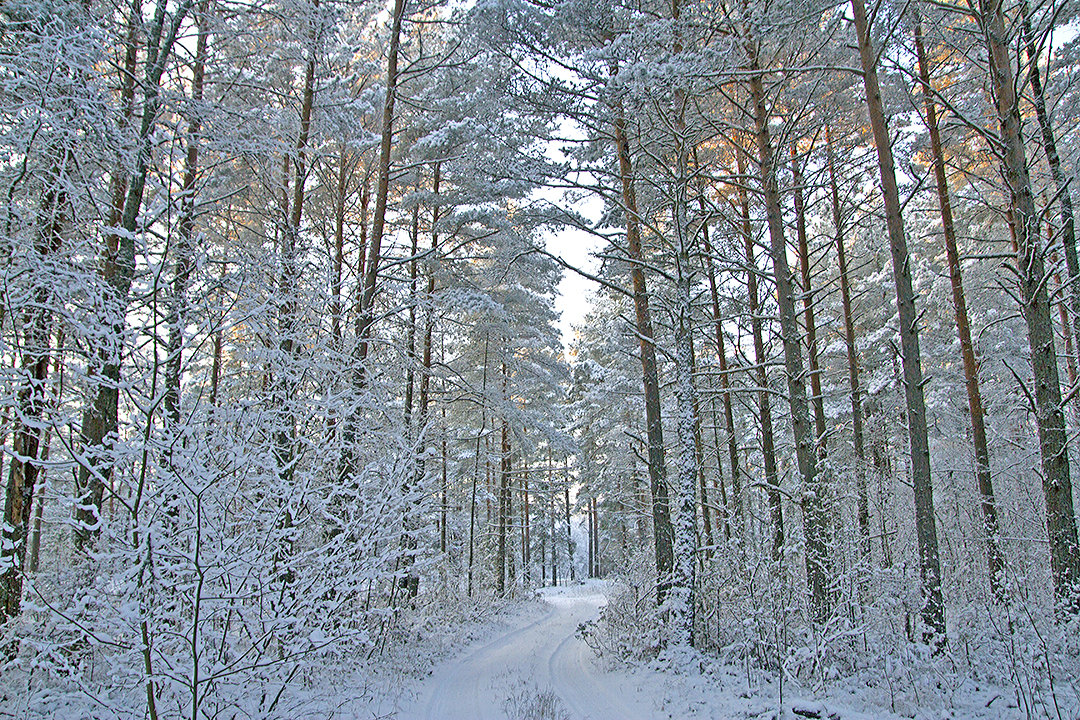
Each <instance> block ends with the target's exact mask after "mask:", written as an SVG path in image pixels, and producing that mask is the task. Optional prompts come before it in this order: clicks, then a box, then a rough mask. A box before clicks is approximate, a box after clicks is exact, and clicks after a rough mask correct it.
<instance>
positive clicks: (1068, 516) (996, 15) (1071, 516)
mask: <svg viewBox="0 0 1080 720" xmlns="http://www.w3.org/2000/svg"><path fill="white" fill-rule="evenodd" d="M979 14H980V17H979V21H980V24H981V25H982V30H983V33H982V34H983V39H984V41H985V43H986V49H987V52H988V54H989V56H990V79H991V84H992V86H993V90H994V97H995V101H996V110H997V114H998V122H999V124H1000V127H1001V137H1000V148H999V149H1000V153H1001V165H1002V174H1003V175H1004V177H1005V182H1006V184H1007V186H1008V189H1009V196H1010V200H1011V207H1012V210H1013V213H1014V215H1015V224H1014V227H1015V231H1016V245H1017V249H1018V254H1017V264H1018V268H1017V269H1018V270H1019V277H1020V296H1021V301H1022V303H1023V306H1022V308H1021V310H1022V314H1023V316H1024V321H1025V322H1026V324H1027V330H1028V345H1029V347H1030V350H1031V369H1032V373H1033V375H1034V379H1035V382H1034V396H1035V408H1034V410H1035V418H1036V423H1037V425H1038V434H1039V450H1040V453H1041V456H1042V468H1043V473H1042V483H1043V494H1044V496H1045V498H1046V530H1047V536H1048V538H1049V540H1050V569H1051V575H1052V577H1053V581H1054V591H1055V595H1056V596H1057V598H1058V600H1059V601H1060V602H1063V603H1065V604H1066V605H1068V607H1069V609H1070V610H1071V611H1073V612H1080V602H1078V601H1077V600H1076V597H1075V595H1074V586H1075V584H1076V583H1077V581H1078V580H1080V547H1078V543H1077V534H1076V514H1075V512H1074V510H1073V497H1072V480H1071V478H1070V475H1069V446H1068V438H1067V435H1066V432H1065V415H1064V412H1063V411H1062V406H1061V384H1060V378H1059V377H1058V366H1057V353H1056V351H1055V349H1054V326H1053V320H1052V317H1051V311H1050V300H1049V294H1048V293H1047V289H1046V268H1045V262H1044V254H1045V248H1043V247H1041V242H1040V234H1039V230H1038V227H1039V224H1038V223H1039V213H1038V210H1037V208H1036V207H1035V196H1034V193H1033V192H1032V187H1031V177H1030V175H1029V174H1028V168H1027V154H1026V151H1025V148H1024V138H1023V135H1022V131H1021V118H1020V106H1019V98H1018V97H1017V94H1016V85H1015V81H1014V78H1013V74H1012V65H1011V58H1010V51H1009V36H1008V34H1007V31H1006V24H1005V17H1004V12H1003V10H1002V5H1001V0H980V2H979Z"/></svg>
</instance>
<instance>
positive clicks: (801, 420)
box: [749, 46, 829, 624]
mask: <svg viewBox="0 0 1080 720" xmlns="http://www.w3.org/2000/svg"><path fill="white" fill-rule="evenodd" d="M751 47H752V49H751V50H750V58H751V70H753V71H754V73H753V74H752V75H751V76H750V81H749V84H750V95H751V98H752V100H753V105H754V119H755V128H754V136H755V139H756V140H757V148H758V161H759V163H760V171H761V186H762V192H763V194H764V199H765V216H766V220H767V223H768V226H769V245H770V250H771V253H770V254H771V255H772V265H773V277H774V278H775V280H776V303H777V308H778V309H779V311H780V337H781V340H782V341H783V346H784V370H785V375H786V376H787V391H788V408H789V409H790V412H791V419H792V421H791V425H792V432H793V433H794V440H795V459H796V464H797V465H798V467H799V475H800V476H801V478H802V483H803V488H802V493H803V496H802V509H803V527H804V531H803V532H804V534H805V536H806V554H805V560H806V580H807V583H808V584H809V586H810V605H811V609H812V612H813V616H814V620H815V621H816V622H817V623H818V624H823V623H824V622H825V621H826V620H827V618H828V615H829V592H828V591H829V582H828V577H827V568H826V548H825V533H826V528H825V525H826V522H825V488H824V487H823V485H822V483H821V481H820V478H819V477H818V467H817V456H816V455H815V453H814V446H815V443H814V439H813V435H812V432H813V431H812V430H811V429H810V410H809V408H808V406H807V402H806V380H805V378H806V373H805V370H804V368H803V359H802V339H801V336H800V333H799V324H798V320H797V319H796V315H795V287H796V285H795V278H794V275H793V273H792V272H791V270H790V268H789V267H788V261H787V240H786V239H785V237H784V215H783V210H782V209H781V206H780V189H779V187H778V185H777V179H776V156H775V150H774V148H773V144H772V137H771V135H770V132H769V113H768V110H767V108H766V105H765V87H764V82H763V77H762V75H761V73H760V72H757V70H758V64H757V49H756V46H751Z"/></svg>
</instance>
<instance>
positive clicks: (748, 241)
mask: <svg viewBox="0 0 1080 720" xmlns="http://www.w3.org/2000/svg"><path fill="white" fill-rule="evenodd" d="M743 152H744V151H743V149H742V148H736V150H735V154H736V157H737V158H738V160H737V162H738V167H739V178H740V182H739V187H738V194H739V204H740V206H741V212H742V237H743V250H744V252H745V253H746V301H747V303H748V304H749V305H748V307H747V310H748V312H749V313H750V332H751V334H752V335H753V338H754V368H755V375H757V385H758V389H757V401H758V421H759V423H760V424H761V457H762V461H763V463H764V466H765V494H766V497H767V498H768V501H769V515H770V517H771V518H772V526H773V540H772V558H773V561H775V562H779V560H780V559H781V557H782V555H783V552H784V509H783V504H782V501H781V497H780V478H779V473H777V470H776V442H775V440H774V438H773V422H772V399H771V398H770V397H769V372H768V367H767V365H768V360H769V359H768V357H766V355H765V338H764V335H763V333H762V327H761V325H762V323H761V315H760V312H759V301H758V266H757V258H756V257H755V256H754V229H753V226H752V225H751V224H750V200H749V198H748V197H747V193H746V188H745V186H744V179H745V178H746V163H745V159H744V158H743Z"/></svg>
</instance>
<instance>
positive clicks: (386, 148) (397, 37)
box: [355, 0, 407, 387]
mask: <svg viewBox="0 0 1080 720" xmlns="http://www.w3.org/2000/svg"><path fill="white" fill-rule="evenodd" d="M406 2H407V0H394V13H393V15H392V16H391V27H390V47H389V49H388V51H387V57H386V97H385V98H384V100H383V112H382V127H381V130H380V132H381V139H380V143H379V167H378V173H379V176H378V181H377V184H376V187H375V216H374V218H373V219H372V226H371V243H370V245H369V247H368V259H367V263H366V266H365V268H364V291H363V294H362V295H361V297H360V316H359V320H358V322H357V335H358V342H359V345H358V347H357V365H356V368H355V371H356V373H357V383H358V386H360V387H363V386H364V384H365V382H366V376H365V369H364V363H365V362H366V360H367V356H368V352H369V346H370V343H371V326H372V325H373V324H374V323H375V289H376V286H377V284H378V279H379V262H380V260H381V258H382V241H383V235H384V233H385V232H386V205H387V201H388V199H389V196H390V153H391V150H393V144H394V103H395V101H396V100H397V86H398V79H399V78H398V55H399V49H400V46H401V23H402V20H403V19H404V17H405V5H406Z"/></svg>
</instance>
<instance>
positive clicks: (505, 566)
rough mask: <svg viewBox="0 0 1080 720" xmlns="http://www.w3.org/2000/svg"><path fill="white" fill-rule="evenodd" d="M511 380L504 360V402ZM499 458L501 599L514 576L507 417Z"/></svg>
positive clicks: (497, 561)
mask: <svg viewBox="0 0 1080 720" xmlns="http://www.w3.org/2000/svg"><path fill="white" fill-rule="evenodd" d="M509 378H510V371H509V369H508V368H507V366H506V361H505V360H504V361H503V363H502V386H503V402H509V398H508V397H507V393H508V387H509ZM499 456H500V463H499V470H500V474H499V515H498V518H497V521H496V522H497V527H498V539H497V541H498V548H497V550H496V555H495V565H496V570H497V576H496V579H495V592H496V593H497V594H498V595H499V596H500V597H505V596H506V594H507V591H508V590H509V588H508V586H507V578H508V576H509V575H510V574H512V573H511V572H510V571H509V565H510V558H509V557H508V552H507V549H508V548H507V544H508V542H507V541H508V540H509V534H510V513H511V509H512V508H511V501H510V483H511V479H510V474H511V471H512V466H511V462H510V422H509V421H508V420H507V419H506V418H505V417H504V418H503V419H502V430H501V434H500V454H499Z"/></svg>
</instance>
